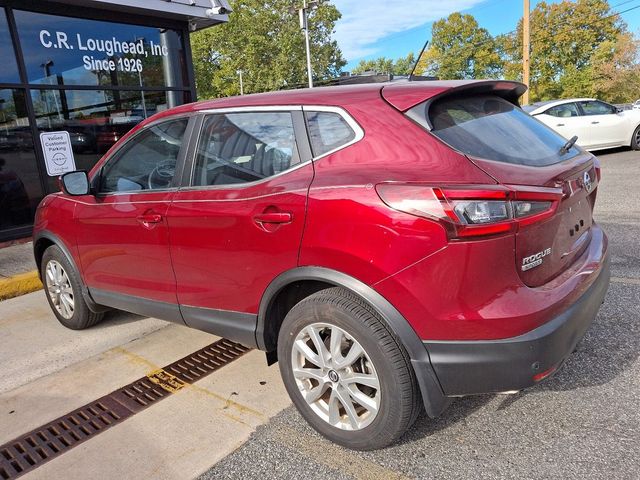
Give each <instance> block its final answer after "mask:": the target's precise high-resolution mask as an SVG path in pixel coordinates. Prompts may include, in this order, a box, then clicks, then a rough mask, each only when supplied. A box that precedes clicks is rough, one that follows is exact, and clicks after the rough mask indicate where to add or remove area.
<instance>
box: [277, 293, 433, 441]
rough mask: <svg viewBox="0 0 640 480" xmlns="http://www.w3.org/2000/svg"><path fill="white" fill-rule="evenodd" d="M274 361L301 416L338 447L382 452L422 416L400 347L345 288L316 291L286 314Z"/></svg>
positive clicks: (412, 377) (380, 323)
mask: <svg viewBox="0 0 640 480" xmlns="http://www.w3.org/2000/svg"><path fill="white" fill-rule="evenodd" d="M278 360H279V363H280V372H281V374H282V378H283V380H284V384H285V387H286V388H287V391H288V393H289V396H290V397H291V399H292V401H293V403H294V404H295V405H296V407H297V408H298V410H299V411H300V413H301V414H302V416H303V417H304V418H305V419H306V420H307V422H309V424H310V425H311V426H312V427H313V428H314V429H316V430H317V431H318V432H319V433H321V434H322V435H324V436H325V437H327V438H328V439H330V440H331V441H333V442H335V443H338V444H340V445H343V446H345V447H348V448H353V449H357V450H372V449H377V448H382V447H385V446H387V445H389V444H391V443H393V442H395V441H396V440H397V439H398V438H399V437H400V436H401V435H402V434H403V433H404V432H405V431H406V430H407V429H408V428H409V427H410V426H411V425H412V424H413V422H414V421H415V419H416V418H417V416H418V414H419V413H420V411H421V409H422V402H421V398H420V393H419V390H418V385H417V382H416V379H415V375H414V372H413V369H412V367H411V363H410V361H409V358H408V355H407V353H406V351H405V350H404V348H403V347H402V345H401V344H400V341H399V340H398V339H397V337H395V335H393V333H392V332H391V331H390V330H389V329H388V327H387V326H386V325H385V324H384V323H383V322H382V320H381V319H380V318H379V316H378V315H377V313H376V312H375V311H374V310H373V309H372V308H371V307H370V306H369V305H368V304H366V303H365V302H364V301H362V299H360V298H359V297H357V296H356V295H354V294H353V293H351V292H349V291H347V290H345V289H342V288H331V289H327V290H323V291H320V292H318V293H316V294H314V295H311V296H310V297H307V298H306V299H304V300H302V301H301V302H300V303H298V304H297V305H296V306H294V307H293V308H292V309H291V311H290V312H289V313H288V314H287V316H286V317H285V319H284V322H283V324H282V327H281V329H280V335H279V338H278Z"/></svg>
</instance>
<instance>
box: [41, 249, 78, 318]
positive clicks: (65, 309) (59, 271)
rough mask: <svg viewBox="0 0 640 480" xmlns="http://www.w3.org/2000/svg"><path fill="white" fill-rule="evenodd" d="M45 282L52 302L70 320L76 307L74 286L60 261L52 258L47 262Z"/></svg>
mask: <svg viewBox="0 0 640 480" xmlns="http://www.w3.org/2000/svg"><path fill="white" fill-rule="evenodd" d="M45 283H46V287H47V294H48V295H49V298H50V299H51V303H52V304H53V306H54V307H55V309H56V310H57V311H58V313H59V314H60V315H62V317H63V318H65V319H66V320H69V319H70V318H71V317H73V312H74V309H75V302H74V294H73V287H72V286H71V281H70V280H69V277H68V275H67V272H65V270H64V268H63V267H62V265H61V264H60V262H58V261H56V260H50V261H49V263H47V268H46V270H45Z"/></svg>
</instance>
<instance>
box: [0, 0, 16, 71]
mask: <svg viewBox="0 0 640 480" xmlns="http://www.w3.org/2000/svg"><path fill="white" fill-rule="evenodd" d="M0 58H1V59H2V68H0V83H19V82H20V76H19V75H18V66H17V65H16V55H15V53H14V51H13V43H12V41H11V34H10V33H9V25H8V23H7V17H6V14H5V11H4V8H0Z"/></svg>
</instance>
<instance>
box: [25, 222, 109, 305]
mask: <svg viewBox="0 0 640 480" xmlns="http://www.w3.org/2000/svg"><path fill="white" fill-rule="evenodd" d="M53 245H55V246H56V247H58V248H59V249H60V250H61V251H62V253H63V254H64V256H65V257H66V258H67V260H68V261H69V263H70V264H71V266H72V267H73V268H74V269H75V271H76V272H78V277H79V278H80V284H81V285H82V297H83V298H84V301H85V303H86V304H87V306H88V307H89V310H91V311H92V312H94V313H101V312H105V311H106V310H107V308H106V307H104V306H102V305H98V304H97V303H96V302H95V300H93V298H92V297H91V294H90V293H89V289H88V288H87V286H86V284H85V283H84V278H83V277H82V270H80V268H78V264H77V263H76V261H75V259H74V258H73V255H72V254H71V251H70V250H69V247H67V245H66V244H65V243H64V242H63V241H62V239H61V238H60V237H58V236H57V235H56V234H54V233H51V232H50V231H48V230H42V231H40V232H38V233H37V234H36V235H35V236H34V238H33V256H34V258H35V261H36V267H37V268H38V276H39V277H40V281H42V282H44V279H43V278H42V257H43V256H44V252H45V251H46V250H47V248H49V247H51V246H53Z"/></svg>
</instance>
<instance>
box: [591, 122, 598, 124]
mask: <svg viewBox="0 0 640 480" xmlns="http://www.w3.org/2000/svg"><path fill="white" fill-rule="evenodd" d="M599 123H600V122H591V125H597V124H599Z"/></svg>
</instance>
